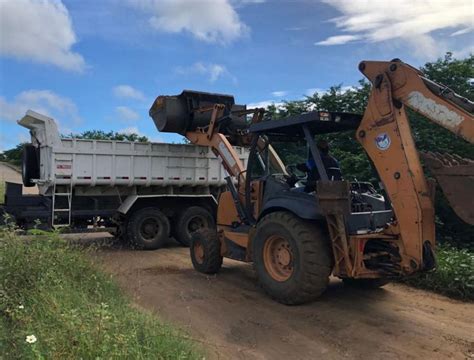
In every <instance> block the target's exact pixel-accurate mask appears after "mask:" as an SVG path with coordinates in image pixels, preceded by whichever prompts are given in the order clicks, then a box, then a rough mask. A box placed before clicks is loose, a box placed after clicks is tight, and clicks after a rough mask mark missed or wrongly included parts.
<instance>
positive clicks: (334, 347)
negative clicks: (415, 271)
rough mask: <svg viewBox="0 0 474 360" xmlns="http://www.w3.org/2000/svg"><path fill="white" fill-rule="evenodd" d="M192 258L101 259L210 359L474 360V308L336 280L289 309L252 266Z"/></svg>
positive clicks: (169, 254) (165, 252)
mask: <svg viewBox="0 0 474 360" xmlns="http://www.w3.org/2000/svg"><path fill="white" fill-rule="evenodd" d="M96 236H97V235H96ZM188 251H189V250H188V249H186V248H182V247H177V246H174V245H170V247H168V248H165V249H161V250H157V251H148V252H147V251H145V252H143V251H133V250H129V249H119V248H113V247H112V248H110V247H107V246H104V247H102V248H101V250H100V251H98V252H97V255H96V261H97V262H98V263H100V264H101V265H102V266H103V267H104V268H105V269H106V271H109V272H110V273H112V274H114V276H115V277H116V278H117V280H118V281H119V283H120V285H121V286H122V287H123V289H125V291H126V292H127V293H128V294H129V295H131V296H132V297H133V299H134V301H135V302H136V303H137V304H138V305H140V306H142V307H144V308H146V309H149V310H151V311H152V312H154V313H156V314H157V315H158V316H159V317H161V318H162V319H164V320H166V321H168V322H171V323H173V324H177V325H178V326H180V327H181V328H183V329H185V330H186V331H188V332H189V334H190V335H191V336H192V337H193V338H195V339H197V340H198V341H201V342H202V343H204V345H205V347H206V348H207V349H208V351H209V357H210V358H215V359H415V358H416V359H448V358H450V359H468V358H474V324H473V322H474V304H466V303H462V302H458V301H454V300H450V299H448V298H445V297H442V296H438V295H435V294H432V293H429V292H425V291H421V290H415V289H412V288H410V287H406V286H403V285H399V284H393V285H387V286H386V287H385V288H383V289H379V290H373V291H362V290H354V289H348V288H345V287H344V286H343V285H342V283H341V282H340V281H339V280H337V279H334V280H332V281H331V284H330V287H329V289H328V291H327V292H326V293H325V294H324V295H323V296H322V297H321V298H320V299H319V300H318V301H316V302H314V303H312V304H308V305H304V306H296V307H288V306H284V305H280V304H278V303H275V302H274V301H272V300H270V299H269V298H267V297H266V296H265V295H264V294H263V293H262V291H261V290H260V289H259V287H258V286H257V284H256V282H255V278H254V275H253V271H252V267H251V266H250V265H248V264H243V263H239V262H235V261H231V260H225V261H224V267H223V268H222V270H221V272H220V273H219V274H218V275H216V276H206V275H203V274H199V273H196V272H195V271H194V270H193V268H192V265H191V262H190V259H189V254H188Z"/></svg>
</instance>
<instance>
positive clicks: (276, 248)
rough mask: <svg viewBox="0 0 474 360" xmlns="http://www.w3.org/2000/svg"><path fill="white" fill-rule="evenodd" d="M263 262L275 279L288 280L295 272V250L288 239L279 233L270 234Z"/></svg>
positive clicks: (265, 246)
mask: <svg viewBox="0 0 474 360" xmlns="http://www.w3.org/2000/svg"><path fill="white" fill-rule="evenodd" d="M263 263H264V265H265V269H266V270H267V273H268V274H269V275H270V276H271V277H272V278H273V279H275V280H276V281H280V282H282V281H286V280H288V279H289V278H290V277H291V275H292V274H293V252H292V251H291V247H290V243H289V242H288V240H286V239H285V238H283V237H281V236H279V235H272V236H270V237H269V238H268V239H267V240H266V241H265V245H264V247H263Z"/></svg>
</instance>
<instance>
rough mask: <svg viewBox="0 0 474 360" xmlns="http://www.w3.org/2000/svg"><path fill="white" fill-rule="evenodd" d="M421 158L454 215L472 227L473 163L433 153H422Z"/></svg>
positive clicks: (468, 160) (455, 156)
mask: <svg viewBox="0 0 474 360" xmlns="http://www.w3.org/2000/svg"><path fill="white" fill-rule="evenodd" d="M422 158H423V160H424V163H425V166H426V167H427V168H428V169H429V170H430V171H431V173H432V174H433V176H434V177H435V178H436V180H437V182H438V184H439V186H440V187H441V189H442V190H443V193H444V195H445V196H446V198H447V199H448V201H449V203H450V205H451V207H452V208H453V210H454V211H455V212H456V214H457V215H458V216H459V217H460V218H461V219H462V220H463V221H465V222H466V223H468V224H470V225H474V203H473V199H474V161H472V160H470V159H464V158H461V157H459V156H457V155H450V154H440V153H433V152H427V153H422Z"/></svg>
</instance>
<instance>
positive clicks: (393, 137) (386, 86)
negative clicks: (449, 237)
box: [356, 60, 474, 272]
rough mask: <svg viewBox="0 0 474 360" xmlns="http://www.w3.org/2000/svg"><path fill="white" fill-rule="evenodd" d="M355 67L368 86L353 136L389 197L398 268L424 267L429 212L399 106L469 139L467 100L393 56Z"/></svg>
mask: <svg viewBox="0 0 474 360" xmlns="http://www.w3.org/2000/svg"><path fill="white" fill-rule="evenodd" d="M359 70H360V71H361V72H362V73H363V74H364V75H365V76H366V77H367V78H368V79H369V80H370V81H371V82H372V85H373V86H372V90H371V93H370V97H369V101H368V105H367V108H366V110H365V112H364V116H363V119H362V122H361V124H360V126H359V128H358V130H357V134H356V136H357V139H358V140H359V142H360V143H361V144H362V146H363V147H364V149H365V150H366V152H367V154H368V155H369V157H370V158H371V160H372V161H373V163H374V165H375V167H376V169H377V171H378V173H379V176H380V178H381V180H382V182H383V184H384V187H385V190H386V192H387V194H388V196H389V197H390V200H391V202H392V207H393V211H394V213H395V217H396V220H395V222H394V223H393V224H391V226H389V227H388V229H386V232H387V233H392V234H397V235H398V237H399V238H400V240H401V241H400V247H401V249H400V250H401V253H402V254H403V255H404V256H402V258H403V259H404V260H403V261H402V268H404V270H405V272H413V271H416V270H419V269H422V268H423V267H424V264H423V259H424V255H423V253H425V257H426V253H427V252H428V251H430V249H432V248H434V245H435V223H434V215H435V214H434V204H433V195H432V192H433V190H432V187H430V186H429V184H428V182H427V180H426V178H425V175H424V173H423V168H422V165H421V162H420V158H419V154H418V152H417V149H416V146H415V142H414V139H413V136H412V133H411V129H410V124H409V120H408V117H407V114H406V111H405V106H408V107H410V108H411V109H413V110H414V111H416V112H418V113H420V114H422V115H424V116H426V117H427V118H428V119H429V120H430V121H432V122H435V123H436V124H438V125H440V126H442V127H444V128H446V129H448V130H450V131H451V132H453V133H455V134H457V135H458V136H460V137H462V138H464V139H465V140H467V141H469V142H470V143H473V142H474V119H473V115H472V109H473V103H472V102H470V101H468V100H467V99H464V98H461V97H460V96H458V95H456V94H454V93H453V92H452V91H450V90H449V89H447V88H446V87H444V86H441V85H438V84H436V83H433V82H431V81H430V80H428V79H426V78H424V77H423V74H422V73H421V72H420V71H418V70H416V69H415V68H413V67H411V66H409V65H407V64H404V63H403V62H401V61H399V60H396V61H391V62H383V61H380V62H378V61H363V62H361V63H360V65H359ZM468 172H469V170H466V173H468ZM473 175H474V174H473ZM466 190H468V189H466ZM459 191H461V189H459ZM471 191H472V189H471ZM471 199H472V198H471ZM454 208H456V207H454Z"/></svg>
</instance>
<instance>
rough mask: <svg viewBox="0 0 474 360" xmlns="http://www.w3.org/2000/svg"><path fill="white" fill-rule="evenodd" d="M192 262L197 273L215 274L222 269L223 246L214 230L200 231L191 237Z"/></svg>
mask: <svg viewBox="0 0 474 360" xmlns="http://www.w3.org/2000/svg"><path fill="white" fill-rule="evenodd" d="M189 248H190V253H191V261H192V263H193V267H194V269H195V270H196V271H199V272H201V273H204V274H215V273H217V272H218V271H219V270H220V268H221V267H222V256H221V244H220V242H219V239H218V238H217V232H216V230H213V229H200V230H198V231H195V232H194V233H193V234H192V236H191V243H190V246H189Z"/></svg>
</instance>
